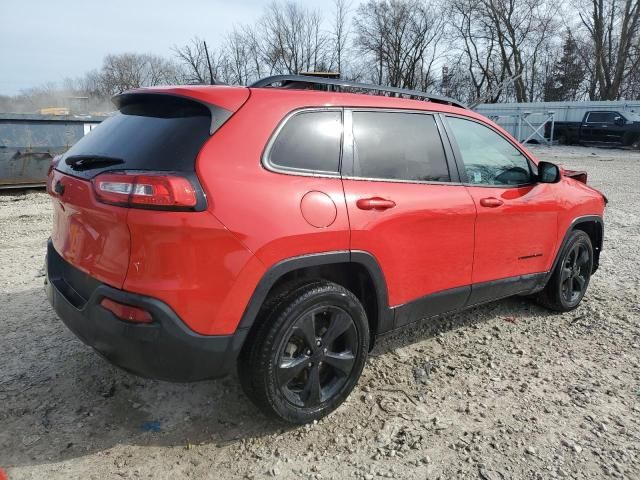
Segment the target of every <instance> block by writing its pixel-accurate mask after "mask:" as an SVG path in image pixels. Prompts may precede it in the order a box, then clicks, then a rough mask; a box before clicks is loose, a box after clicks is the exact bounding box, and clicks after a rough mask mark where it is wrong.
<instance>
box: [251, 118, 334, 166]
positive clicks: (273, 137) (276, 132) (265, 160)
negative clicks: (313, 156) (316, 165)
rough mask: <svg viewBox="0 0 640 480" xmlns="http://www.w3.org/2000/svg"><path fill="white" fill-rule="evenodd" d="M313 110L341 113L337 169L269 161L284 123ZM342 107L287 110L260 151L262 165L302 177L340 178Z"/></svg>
mask: <svg viewBox="0 0 640 480" xmlns="http://www.w3.org/2000/svg"><path fill="white" fill-rule="evenodd" d="M313 112H340V114H341V117H340V118H341V125H342V133H341V139H340V152H339V158H338V168H337V171H335V172H334V171H331V170H311V169H306V168H296V167H287V166H283V165H278V164H275V163H273V162H271V159H270V156H271V150H272V148H273V144H274V143H275V141H276V139H277V138H278V136H279V135H280V133H281V132H282V130H283V129H284V127H285V125H286V124H287V123H288V122H289V121H290V120H291V119H292V118H294V117H295V116H297V115H300V114H304V113H313ZM344 131H345V130H344V109H343V108H342V107H305V108H299V109H296V110H293V111H291V112H289V113H288V114H287V115H285V117H284V118H283V119H282V120H281V121H280V123H279V124H278V126H277V127H276V128H275V130H274V131H273V133H272V134H271V137H270V138H269V141H268V142H267V145H266V146H265V149H264V152H263V153H262V158H261V163H262V166H263V167H264V168H265V169H266V170H269V171H271V172H274V173H281V174H286V175H300V176H303V177H321V178H340V169H341V165H342V157H343V149H344V136H345V135H344Z"/></svg>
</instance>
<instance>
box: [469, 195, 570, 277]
mask: <svg viewBox="0 0 640 480" xmlns="http://www.w3.org/2000/svg"><path fill="white" fill-rule="evenodd" d="M467 190H468V191H469V193H470V194H471V196H472V197H473V199H474V201H475V203H476V207H477V209H478V218H477V221H476V233H475V244H476V246H475V254H474V260H473V281H472V283H481V282H488V281H491V280H497V279H501V278H507V277H513V276H516V275H523V274H527V273H540V272H546V271H547V270H548V269H549V268H550V265H551V263H552V262H553V257H552V255H553V252H554V251H555V249H556V247H557V242H558V211H559V210H560V208H561V206H560V202H559V199H560V198H561V195H562V192H558V191H557V190H558V185H557V184H548V183H547V184H544V183H540V184H536V185H531V186H526V187H517V188H500V187H483V186H469V187H467ZM482 199H498V200H500V201H502V204H501V205H500V206H497V207H491V206H483V205H482V204H481V203H480V202H481V200H482Z"/></svg>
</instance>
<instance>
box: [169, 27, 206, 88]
mask: <svg viewBox="0 0 640 480" xmlns="http://www.w3.org/2000/svg"><path fill="white" fill-rule="evenodd" d="M173 53H174V55H175V56H176V58H177V60H178V62H179V64H180V66H181V67H182V75H183V80H184V82H185V83H191V84H209V83H211V78H210V74H209V66H208V63H207V52H206V49H205V48H204V40H202V39H200V38H198V37H194V38H193V39H192V40H191V42H190V43H188V44H187V45H183V46H182V47H177V46H176V47H173ZM209 61H210V62H211V65H212V68H213V66H214V65H216V62H215V61H214V60H213V58H211V53H209Z"/></svg>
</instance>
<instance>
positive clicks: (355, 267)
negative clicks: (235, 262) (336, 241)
mask: <svg viewBox="0 0 640 480" xmlns="http://www.w3.org/2000/svg"><path fill="white" fill-rule="evenodd" d="M317 280H325V281H329V282H333V283H336V284H338V285H341V286H343V287H345V288H346V289H348V290H349V291H351V292H352V293H353V294H354V295H355V296H356V297H357V298H358V300H359V301H360V302H361V303H362V305H363V307H364V309H365V311H366V313H367V318H368V320H369V330H370V333H371V338H370V346H371V347H372V346H373V342H374V339H375V336H376V334H378V333H382V332H385V331H387V330H390V329H391V327H392V324H393V313H392V311H391V310H390V309H389V303H388V295H387V286H386V282H385V279H384V275H383V273H382V269H381V268H380V265H379V264H378V262H377V260H376V259H375V257H373V255H371V254H370V253H368V252H364V251H351V252H350V251H338V252H325V253H317V254H310V255H303V256H300V257H294V258H290V259H286V260H283V261H281V262H278V263H277V264H275V265H274V266H273V267H271V268H270V269H269V270H267V272H266V273H265V274H264V276H263V277H262V279H261V280H260V282H259V283H258V286H257V287H256V289H255V291H254V293H253V295H252V297H251V299H250V301H249V304H248V305H247V307H246V309H245V312H244V314H243V316H242V319H241V321H240V324H239V325H238V328H239V329H250V332H249V334H248V335H247V337H249V336H250V335H251V330H253V329H254V328H256V325H257V323H258V322H257V320H258V319H259V317H261V316H262V315H261V313H263V312H264V311H265V310H268V309H269V308H272V307H273V306H274V305H273V303H274V302H276V303H277V302H278V298H280V297H282V296H284V295H285V294H286V293H287V292H289V291H291V290H292V289H294V288H297V287H299V286H300V285H303V284H305V283H311V282H313V281H317Z"/></svg>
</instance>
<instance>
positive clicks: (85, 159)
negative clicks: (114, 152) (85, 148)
mask: <svg viewBox="0 0 640 480" xmlns="http://www.w3.org/2000/svg"><path fill="white" fill-rule="evenodd" d="M65 163H66V164H67V165H69V166H70V167H71V168H72V169H74V170H91V169H92V168H100V167H110V166H112V165H120V164H121V163H124V160H122V159H121V158H115V157H106V156H104V155H74V156H71V157H67V158H66V159H65Z"/></svg>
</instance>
